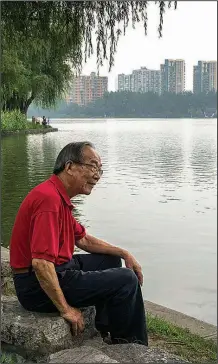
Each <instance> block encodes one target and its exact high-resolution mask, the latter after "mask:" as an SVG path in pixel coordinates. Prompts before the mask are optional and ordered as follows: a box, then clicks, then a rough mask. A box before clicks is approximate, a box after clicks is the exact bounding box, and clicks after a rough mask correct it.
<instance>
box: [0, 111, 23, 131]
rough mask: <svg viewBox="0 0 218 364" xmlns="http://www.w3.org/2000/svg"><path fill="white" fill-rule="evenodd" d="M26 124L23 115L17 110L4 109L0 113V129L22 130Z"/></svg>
mask: <svg viewBox="0 0 218 364" xmlns="http://www.w3.org/2000/svg"><path fill="white" fill-rule="evenodd" d="M28 124H29V123H28V121H27V119H26V117H25V115H24V114H22V113H21V112H20V111H19V110H14V111H11V112H8V111H6V112H2V114H1V126H2V130H11V131H12V130H24V129H28Z"/></svg>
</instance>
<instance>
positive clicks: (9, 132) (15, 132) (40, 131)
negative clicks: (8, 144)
mask: <svg viewBox="0 0 218 364" xmlns="http://www.w3.org/2000/svg"><path fill="white" fill-rule="evenodd" d="M54 131H58V128H45V129H41V128H40V129H22V130H2V131H1V136H9V135H20V134H21V135H22V134H47V133H51V132H54Z"/></svg>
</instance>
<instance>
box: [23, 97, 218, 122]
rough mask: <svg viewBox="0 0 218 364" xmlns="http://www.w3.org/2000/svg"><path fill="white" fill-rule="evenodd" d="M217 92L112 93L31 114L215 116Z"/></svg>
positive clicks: (50, 115) (138, 116)
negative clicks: (82, 102) (92, 101)
mask: <svg viewBox="0 0 218 364" xmlns="http://www.w3.org/2000/svg"><path fill="white" fill-rule="evenodd" d="M216 110H217V94H216V93H212V92H211V93H209V94H196V95H195V94H193V93H191V92H185V93H183V94H177V95H176V94H171V93H165V94H163V95H160V96H159V95H157V94H153V93H144V94H142V93H133V92H110V93H107V94H105V96H104V97H103V98H102V99H99V100H97V101H96V102H94V103H91V104H89V105H87V106H86V107H80V106H78V105H76V104H66V103H64V102H62V103H60V104H59V107H58V108H57V109H56V110H48V109H47V110H40V109H38V110H36V109H34V108H30V113H31V114H30V116H31V115H44V114H45V115H47V117H56V118H57V117H60V118H73V117H74V118H77V117H83V118H96V117H97V118H104V117H106V118H191V117H194V118H202V117H205V116H209V117H211V116H212V115H213V114H214V113H215V114H214V117H216Z"/></svg>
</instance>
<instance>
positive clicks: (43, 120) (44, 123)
mask: <svg viewBox="0 0 218 364" xmlns="http://www.w3.org/2000/svg"><path fill="white" fill-rule="evenodd" d="M46 124H47V122H46V117H45V116H43V117H42V125H44V126H46Z"/></svg>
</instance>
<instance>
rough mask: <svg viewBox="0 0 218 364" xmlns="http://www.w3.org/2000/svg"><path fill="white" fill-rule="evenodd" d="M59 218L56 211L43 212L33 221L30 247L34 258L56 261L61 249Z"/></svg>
mask: <svg viewBox="0 0 218 364" xmlns="http://www.w3.org/2000/svg"><path fill="white" fill-rule="evenodd" d="M59 230H60V228H59V219H58V213H57V212H54V211H52V212H51V211H48V212H41V213H38V214H37V215H35V217H34V218H33V219H32V222H31V229H30V235H31V236H30V249H31V254H32V259H34V258H35V259H45V260H48V261H50V262H52V263H55V261H56V258H57V257H58V251H59V235H60V231H59Z"/></svg>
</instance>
